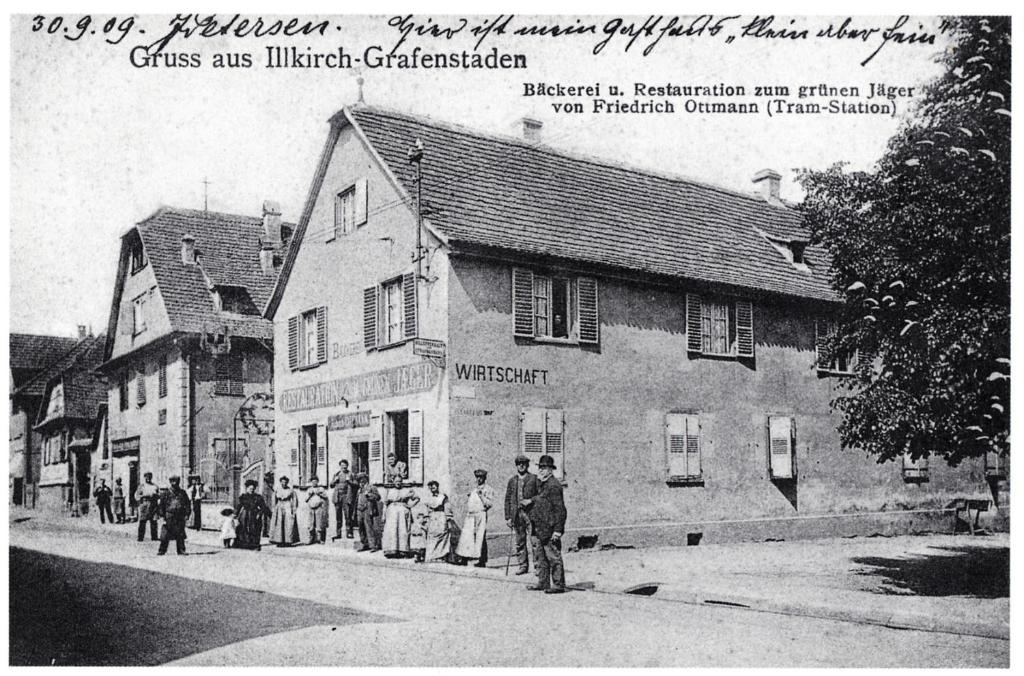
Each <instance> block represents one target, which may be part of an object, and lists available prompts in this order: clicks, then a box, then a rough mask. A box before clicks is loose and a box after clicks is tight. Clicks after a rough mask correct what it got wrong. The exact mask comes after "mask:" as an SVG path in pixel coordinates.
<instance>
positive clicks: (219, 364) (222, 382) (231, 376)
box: [213, 354, 244, 397]
mask: <svg viewBox="0 0 1024 676" xmlns="http://www.w3.org/2000/svg"><path fill="white" fill-rule="evenodd" d="M216 360H217V361H216V364H215V369H216V372H217V380H216V382H215V383H214V386H213V393H214V394H219V395H226V396H231V397H241V396H242V395H243V394H244V387H243V382H242V358H241V356H239V355H237V354H226V355H220V356H219V357H217V358H216Z"/></svg>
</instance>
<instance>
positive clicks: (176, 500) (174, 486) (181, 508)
mask: <svg viewBox="0 0 1024 676" xmlns="http://www.w3.org/2000/svg"><path fill="white" fill-rule="evenodd" d="M167 482H168V483H169V484H171V487H170V488H169V489H168V490H167V492H166V493H164V494H163V496H162V497H161V498H160V516H161V517H162V518H163V520H164V530H163V533H161V534H160V548H159V549H158V550H157V552H156V553H157V554H160V555H163V554H166V553H167V545H168V544H170V541H171V539H172V538H173V539H174V546H175V548H176V549H177V552H178V554H184V553H185V523H186V522H187V521H188V515H189V513H190V512H191V511H192V501H191V499H189V495H188V493H187V492H185V491H184V490H183V489H182V487H181V478H180V477H176V476H172V477H171V478H170V479H168V480H167Z"/></svg>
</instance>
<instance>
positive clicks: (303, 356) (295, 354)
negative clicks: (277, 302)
mask: <svg viewBox="0 0 1024 676" xmlns="http://www.w3.org/2000/svg"><path fill="white" fill-rule="evenodd" d="M325 363H327V307H326V306H323V305H321V306H320V307H316V308H313V309H311V310H307V311H306V312H303V313H301V314H297V315H295V316H293V317H289V318H288V367H289V368H290V369H292V370H293V371H294V370H296V369H301V368H310V367H313V366H317V365H319V364H325Z"/></svg>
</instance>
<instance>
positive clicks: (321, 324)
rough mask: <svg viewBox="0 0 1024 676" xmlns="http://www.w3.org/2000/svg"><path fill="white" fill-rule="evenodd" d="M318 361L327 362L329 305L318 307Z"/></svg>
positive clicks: (320, 362)
mask: <svg viewBox="0 0 1024 676" xmlns="http://www.w3.org/2000/svg"><path fill="white" fill-rule="evenodd" d="M316 361H317V363H318V364H326V363H327V306H325V305H321V306H320V307H318V308H317V309H316Z"/></svg>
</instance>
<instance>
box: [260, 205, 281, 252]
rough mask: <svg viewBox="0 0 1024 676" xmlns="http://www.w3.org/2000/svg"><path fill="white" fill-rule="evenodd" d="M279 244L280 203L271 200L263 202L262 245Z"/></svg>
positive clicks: (269, 246)
mask: <svg viewBox="0 0 1024 676" xmlns="http://www.w3.org/2000/svg"><path fill="white" fill-rule="evenodd" d="M279 246H281V205H280V204H278V203H277V202H273V201H271V200H266V201H265V202H263V247H264V248H266V249H276V248H277V247H279Z"/></svg>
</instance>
